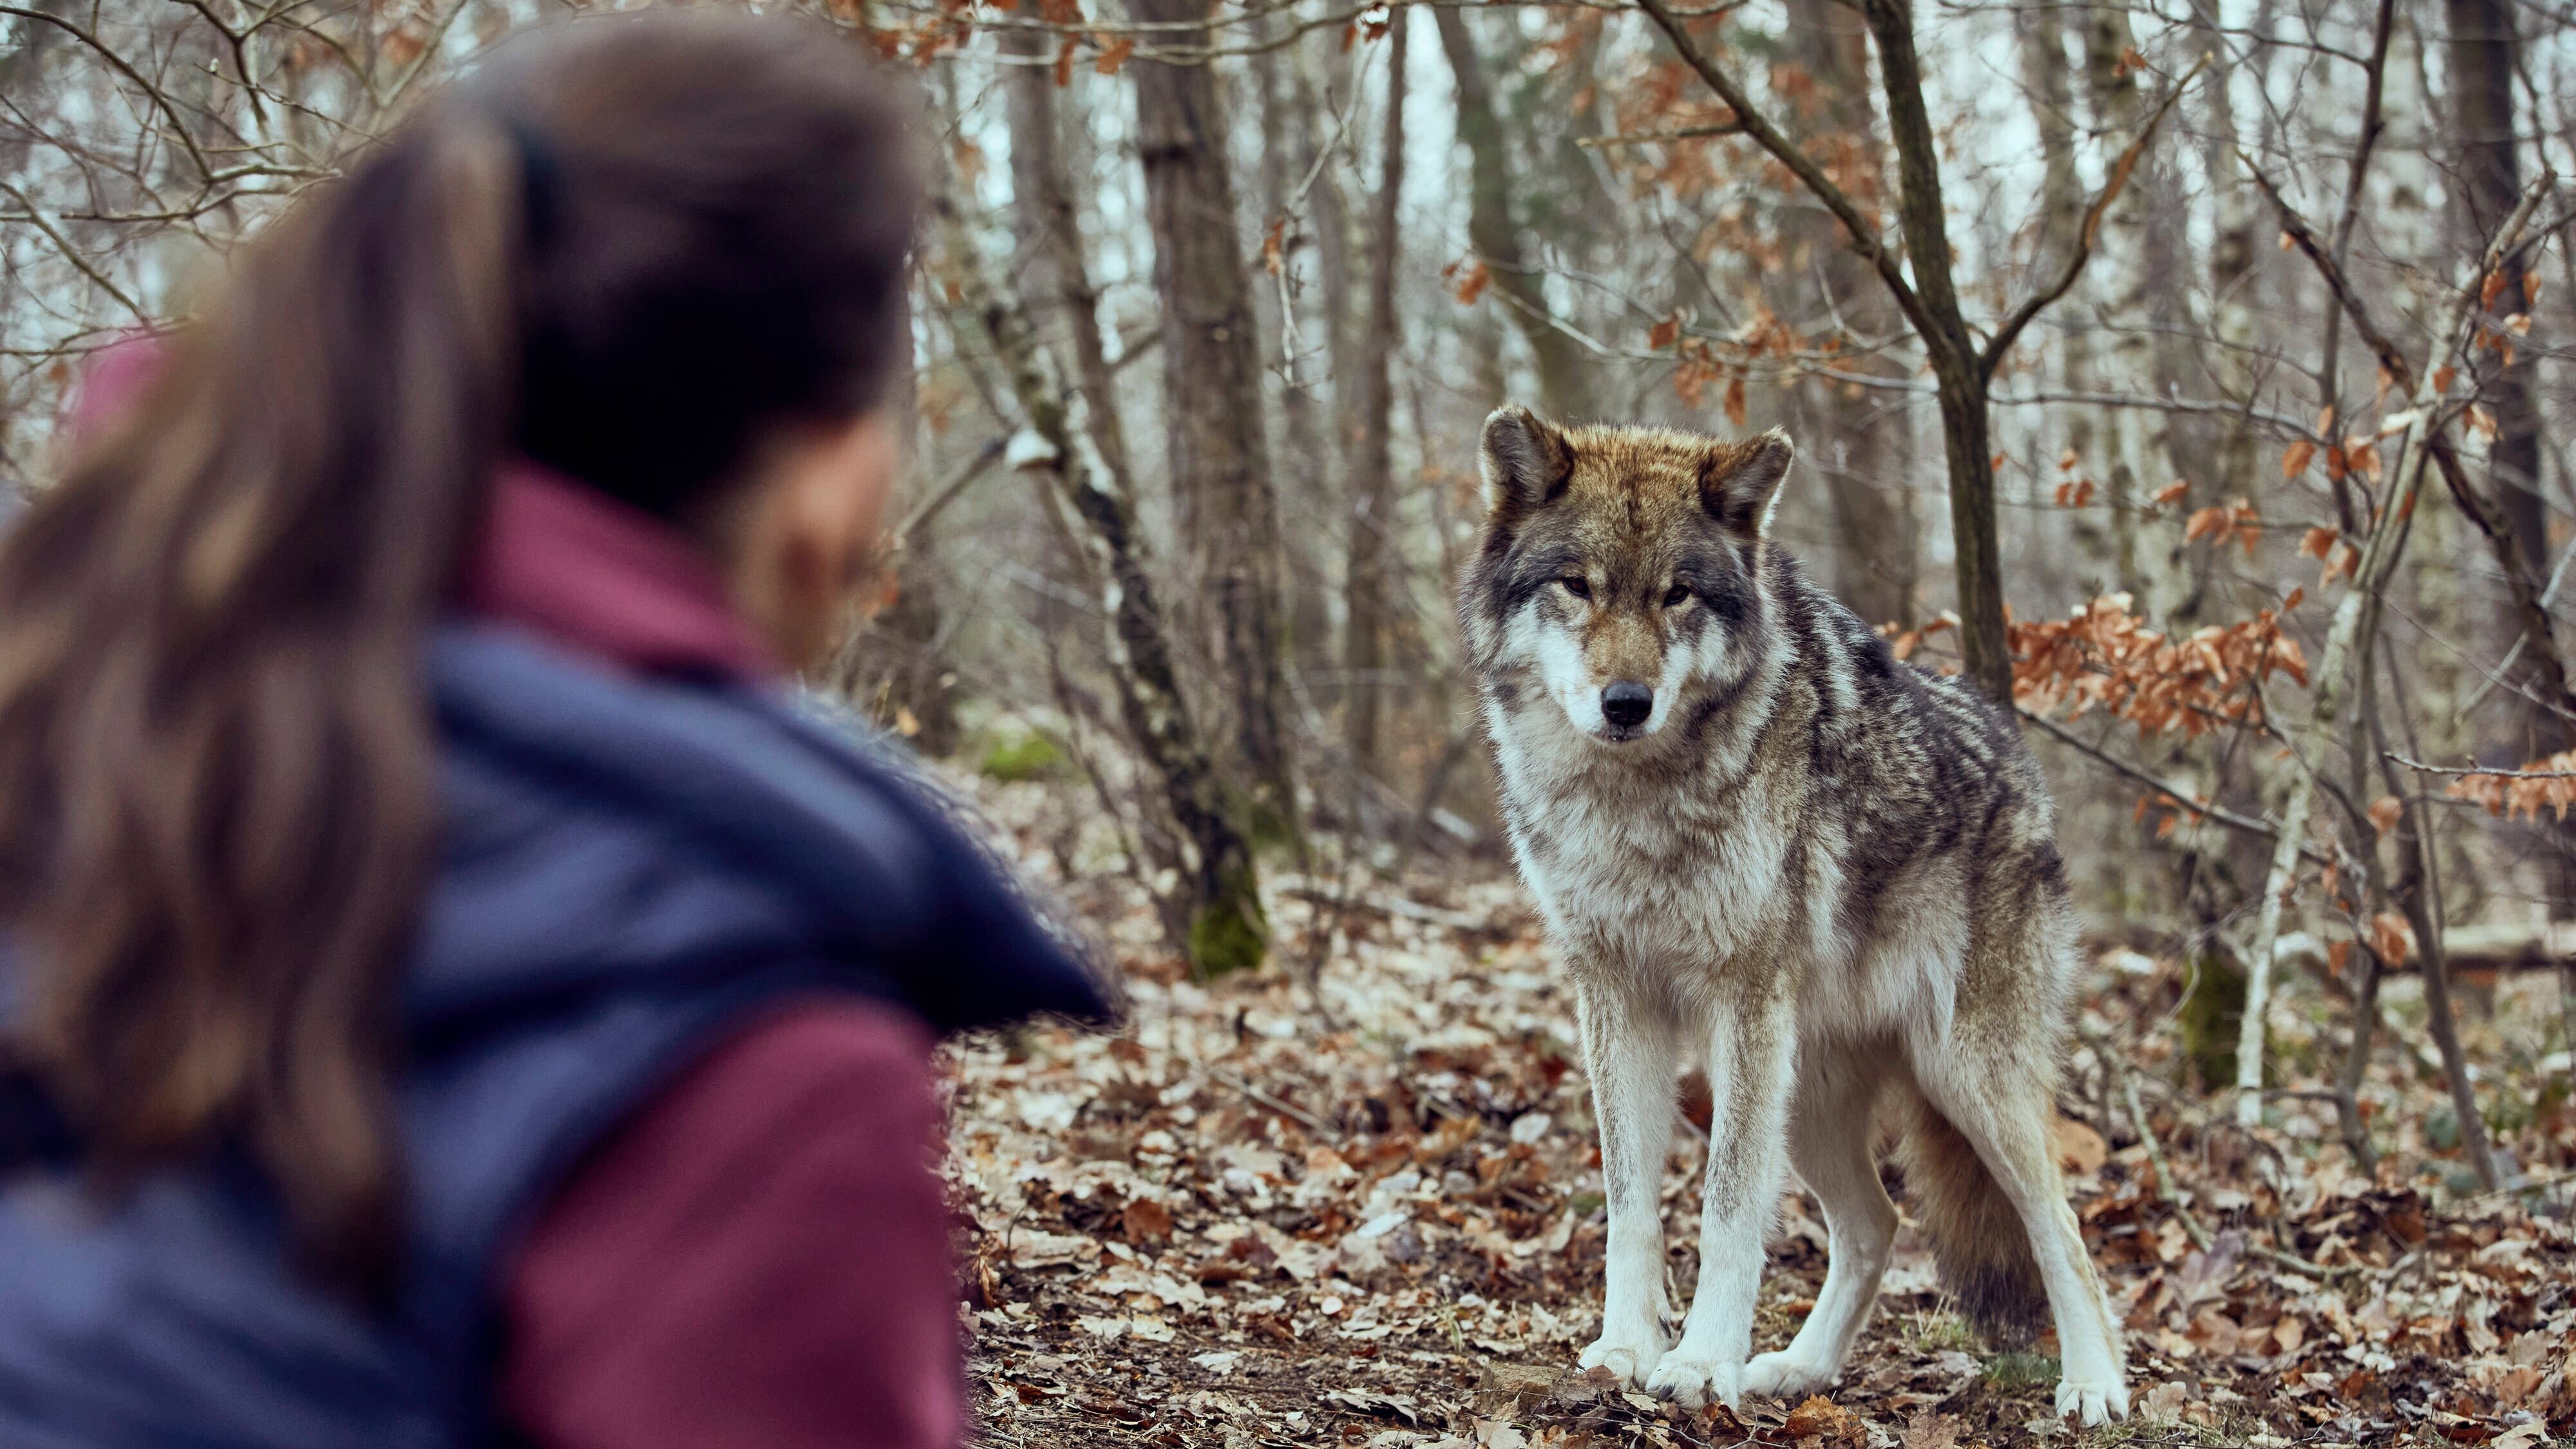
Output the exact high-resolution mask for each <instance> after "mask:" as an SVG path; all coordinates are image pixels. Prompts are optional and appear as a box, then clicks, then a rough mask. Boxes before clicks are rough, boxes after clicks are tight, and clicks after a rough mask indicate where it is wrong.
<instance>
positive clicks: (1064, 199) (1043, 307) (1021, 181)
mask: <svg viewBox="0 0 2576 1449" xmlns="http://www.w3.org/2000/svg"><path fill="white" fill-rule="evenodd" d="M1000 40H1001V46H1002V49H1003V51H1004V52H1005V53H1006V54H1011V55H1017V56H1022V57H1026V58H1028V59H1029V60H1030V61H1031V62H1032V63H1030V64H1025V65H1016V66H1011V67H1008V68H1006V69H1005V70H1004V71H1003V75H1004V76H1005V77H1007V80H1006V82H1005V85H1006V86H1007V88H1008V90H1009V112H1010V129H1011V233H1012V237H1013V239H1014V240H1016V241H1017V242H1018V243H1019V248H1020V264H1021V267H1022V268H1023V271H1024V278H1025V280H1024V281H1023V284H1022V285H1023V287H1024V288H1025V290H1026V292H1027V293H1029V294H1034V296H1035V297H1036V298H1037V299H1038V300H1037V301H1036V302H1035V303H1034V304H1033V305H1032V308H1031V310H1032V312H1033V313H1035V314H1036V316H1037V317H1038V318H1039V319H1041V320H1042V321H1045V322H1047V323H1049V324H1051V325H1061V326H1062V327H1063V329H1064V331H1065V333H1066V334H1067V335H1068V337H1069V338H1070V339H1071V341H1072V343H1073V362H1074V372H1075V375H1076V377H1077V378H1079V379H1080V382H1081V385H1082V392H1083V399H1084V401H1086V402H1088V403H1089V404H1090V405H1091V431H1092V436H1093V437H1095V438H1096V439H1098V440H1099V443H1100V455H1101V460H1102V461H1103V462H1104V463H1106V464H1107V465H1108V467H1109V470H1110V471H1111V472H1112V473H1114V474H1116V475H1117V476H1118V486H1119V487H1120V488H1121V489H1123V490H1125V491H1126V492H1127V493H1128V494H1129V495H1130V496H1133V495H1134V493H1135V486H1136V480H1135V475H1134V474H1133V473H1131V472H1129V471H1128V466H1127V439H1126V434H1125V431H1124V429H1123V428H1121V426H1120V424H1119V413H1118V392H1117V388H1116V386H1115V384H1114V382H1113V380H1112V379H1111V377H1110V372H1109V357H1108V353H1107V351H1106V349H1105V347H1104V346H1103V344H1102V343H1101V340H1100V288H1099V287H1098V286H1097V285H1095V284H1094V283H1093V282H1092V280H1091V266H1090V263H1089V262H1088V261H1087V260H1086V259H1085V257H1084V255H1083V248H1082V224H1081V217H1080V214H1079V213H1078V212H1076V211H1075V210H1074V204H1073V191H1072V189H1071V188H1070V187H1069V186H1067V185H1066V184H1065V175H1064V156H1063V147H1062V144H1061V138H1060V137H1059V136H1058V135H1057V131H1056V113H1055V93H1056V85H1055V74H1054V71H1053V69H1052V68H1051V67H1049V66H1046V65H1043V64H1037V63H1034V62H1036V61H1040V60H1043V59H1044V58H1045V56H1046V54H1047V51H1048V46H1049V38H1048V36H1047V35H1046V33H1045V32H1044V31H1037V30H1003V31H1001V32H1000Z"/></svg>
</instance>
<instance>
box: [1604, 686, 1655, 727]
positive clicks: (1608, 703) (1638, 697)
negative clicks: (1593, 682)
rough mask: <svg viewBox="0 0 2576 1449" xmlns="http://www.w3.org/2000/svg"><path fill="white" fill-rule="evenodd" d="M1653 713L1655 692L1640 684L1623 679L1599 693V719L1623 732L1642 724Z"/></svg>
mask: <svg viewBox="0 0 2576 1449" xmlns="http://www.w3.org/2000/svg"><path fill="white" fill-rule="evenodd" d="M1654 711H1655V692H1654V691H1653V690H1651V689H1648V688H1647V687H1646V686H1644V685H1642V684H1631V683H1629V682H1628V681H1627V680H1624V679H1623V680H1620V681H1619V682H1618V683H1617V684H1614V685H1612V686H1610V687H1609V688H1608V689H1605V690H1603V691H1601V717H1602V718H1603V719H1606V720H1608V721H1610V722H1611V723H1612V724H1614V725H1617V726H1618V727H1619V728H1621V729H1623V730H1624V729H1634V728H1636V727H1637V726H1638V725H1641V724H1644V723H1645V722H1646V716H1647V715H1650V714H1652V713H1654Z"/></svg>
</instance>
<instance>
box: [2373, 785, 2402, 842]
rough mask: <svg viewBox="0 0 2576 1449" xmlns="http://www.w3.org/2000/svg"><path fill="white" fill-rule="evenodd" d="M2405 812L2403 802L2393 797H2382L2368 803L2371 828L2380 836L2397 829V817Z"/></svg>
mask: <svg viewBox="0 0 2576 1449" xmlns="http://www.w3.org/2000/svg"><path fill="white" fill-rule="evenodd" d="M2405 811H2406V805H2405V802H2404V801H2401V800H2399V799H2398V798H2397V797H2396V796H2394V795H2382V796H2380V797H2379V798H2378V799H2376V800H2373V801H2371V802H2370V825H2371V828H2372V829H2374V830H2376V831H2378V832H2379V833H2380V834H2382V835H2386V834H2387V833H2388V832H2390V831H2392V830H2394V829H2396V828H2397V817H2398V816H2400V815H2402V814H2404V813H2405Z"/></svg>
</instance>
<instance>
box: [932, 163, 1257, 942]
mask: <svg viewBox="0 0 2576 1449" xmlns="http://www.w3.org/2000/svg"><path fill="white" fill-rule="evenodd" d="M933 207H934V209H935V212H936V215H937V220H938V224H939V231H940V238H941V243H942V245H943V247H944V248H945V249H946V251H947V252H948V254H949V257H950V261H951V263H952V265H953V268H954V278H953V279H954V281H955V283H956V285H957V288H958V291H959V294H960V298H961V300H962V302H963V303H964V306H965V310H966V312H967V313H968V314H969V315H970V316H971V317H973V318H974V319H975V321H976V322H977V323H979V324H980V325H981V326H982V328H983V331H984V333H985V335H986V336H987V337H988V338H989V339H990V341H991V343H992V346H993V351H994V353H995V355H996V356H997V358H998V359H999V361H1000V362H1001V364H1002V366H1003V368H1004V369H1005V370H1006V372H1007V373H1008V375H1009V381H1010V388H1011V394H1012V396H1013V397H1014V398H1015V399H1016V400H1017V401H1018V403H1019V406H1020V409H1021V411H1022V412H1023V413H1024V414H1025V415H1026V418H1027V422H1028V427H1029V431H1030V432H1031V433H1033V434H1034V435H1035V437H1036V440H1037V442H1038V444H1039V445H1040V446H1039V447H1038V448H1037V449H1034V450H1028V451H1029V452H1032V453H1034V456H1032V457H1030V458H1029V466H1030V467H1031V468H1033V469H1034V470H1035V471H1037V472H1039V473H1040V474H1041V475H1042V476H1043V477H1044V478H1045V479H1046V482H1047V484H1048V486H1049V488H1050V490H1051V491H1052V492H1053V493H1054V494H1055V495H1056V496H1057V497H1059V498H1060V499H1061V500H1062V502H1063V503H1064V504H1065V505H1066V506H1067V507H1068V508H1069V510H1070V511H1071V512H1072V514H1073V516H1074V518H1075V520H1076V521H1077V522H1078V524H1079V526H1080V529H1081V536H1082V542H1083V545H1084V547H1085V549H1086V550H1087V552H1088V553H1089V554H1090V557H1091V565H1092V570H1093V573H1094V575H1095V577H1096V579H1097V581H1098V583H1099V587H1100V592H1101V599H1100V605H1101V610H1102V613H1103V614H1104V615H1105V616H1106V617H1107V620H1108V624H1109V628H1108V630H1107V633H1106V637H1105V638H1104V639H1103V641H1102V643H1103V645H1104V647H1105V649H1106V652H1107V654H1108V658H1109V672H1110V676H1111V678H1112V679H1113V680H1114V681H1115V683H1116V685H1117V687H1118V693H1119V703H1120V709H1121V713H1122V715H1123V716H1124V717H1125V718H1126V720H1127V721H1128V725H1129V732H1130V733H1131V734H1132V735H1133V736H1134V739H1133V741H1132V742H1133V744H1134V745H1135V747H1136V750H1137V753H1138V754H1139V755H1141V756H1142V757H1143V759H1144V763H1145V765H1146V768H1148V769H1149V770H1151V771H1152V772H1153V774H1154V776H1155V778H1156V779H1157V780H1158V781H1159V782H1160V783H1161V785H1162V796H1163V802H1164V805H1165V807H1166V808H1167V809H1168V810H1169V811H1170V812H1171V814H1172V818H1173V820H1174V821H1175V823H1177V824H1178V826H1179V827H1180V837H1181V841H1182V843H1183V844H1184V846H1185V847H1186V856H1187V858H1186V859H1185V861H1184V865H1185V866H1186V867H1187V868H1186V870H1185V871H1184V872H1183V882H1182V889H1183V890H1184V891H1185V892H1186V893H1187V895H1188V911H1187V915H1188V922H1189V926H1188V940H1187V942H1186V943H1185V944H1186V948H1187V950H1188V952H1189V957H1190V961H1191V964H1192V965H1193V966H1195V967H1196V968H1197V970H1198V972H1199V974H1200V975H1202V976H1217V975H1222V974H1224V973H1226V972H1228V971H1234V970H1240V969H1246V968H1250V967H1254V966H1258V965H1260V964H1261V960H1262V957H1263V956H1264V955H1265V954H1267V952H1268V950H1269V926H1268V922H1267V920H1266V919H1265V918H1264V916H1263V914H1262V910H1261V894H1260V881H1259V877H1258V875H1257V874H1256V870H1255V866H1254V864H1253V859H1252V850H1251V846H1250V845H1249V844H1248V843H1247V842H1246V841H1245V839H1244V837H1243V834H1242V832H1241V831H1240V830H1238V829H1237V828H1236V826H1235V823H1234V819H1233V815H1232V812H1230V811H1229V810H1228V809H1227V808H1226V799H1225V790H1224V787H1223V786H1222V785H1221V784H1220V782H1219V781H1218V779H1217V774H1216V769H1215V766H1214V763H1213V762H1212V760H1211V759H1210V756H1209V751H1208V748H1207V745H1206V741H1205V739H1204V738H1203V737H1202V736H1201V734H1200V732H1199V729H1198V725H1197V723H1196V722H1195V721H1194V720H1193V719H1192V717H1191V714H1190V707H1189V701H1188V699H1187V698H1186V697H1184V696H1183V695H1182V693H1181V690H1180V684H1179V679H1178V676H1177V674H1176V673H1175V671H1174V669H1173V667H1172V647H1171V628H1170V624H1169V622H1168V620H1167V618H1166V616H1165V614H1164V612H1163V609H1162V606H1161V605H1160V604H1159V603H1158V602H1157V600H1156V598H1155V594H1154V585H1153V578H1152V571H1151V569H1150V567H1149V561H1148V559H1147V558H1146V548H1145V538H1144V534H1143V532H1142V531H1141V530H1140V529H1139V528H1138V526H1137V522H1136V505H1135V500H1134V498H1133V497H1132V496H1131V495H1129V494H1128V492H1127V491H1126V490H1125V489H1124V488H1122V487H1121V486H1120V485H1119V482H1118V476H1117V475H1116V474H1115V473H1113V472H1112V471H1111V470H1110V468H1109V466H1108V463H1107V462H1106V460H1104V459H1103V458H1102V457H1101V454H1100V446H1099V441H1098V439H1097V438H1096V437H1095V435H1094V434H1093V431H1092V421H1093V420H1092V417H1091V408H1090V403H1089V401H1088V399H1086V398H1085V397H1084V395H1083V393H1082V390H1081V389H1080V388H1078V387H1075V386H1072V385H1071V384H1070V383H1069V382H1068V381H1067V380H1066V378H1065V376H1064V373H1063V370H1062V368H1061V367H1060V366H1059V364H1058V363H1057V362H1056V358H1055V354H1054V352H1053V351H1052V350H1051V349H1050V348H1049V347H1048V346H1047V345H1046V342H1045V340H1044V338H1043V337H1041V336H1040V334H1039V332H1038V330H1037V327H1036V325H1035V324H1034V323H1033V322H1032V321H1031V320H1030V317H1029V313H1028V308H1027V305H1026V304H1025V303H1024V302H1022V301H1021V300H1020V299H1019V298H1018V297H1017V296H1016V295H1014V294H1013V293H1012V292H1011V291H1010V289H1009V288H1008V287H1007V286H1006V285H1004V284H1003V282H1002V281H1001V279H1000V278H999V277H998V276H997V275H996V269H995V268H994V266H993V264H992V263H991V262H990V261H989V260H987V259H986V257H985V256H984V254H983V251H982V249H981V248H979V247H978V246H976V244H975V239H974V237H973V236H972V235H970V234H969V233H968V231H967V229H966V226H965V223H964V221H963V219H962V216H961V214H960V212H959V210H958V205H957V199H956V197H955V195H954V194H953V193H952V192H951V191H950V190H948V189H946V188H945V187H943V188H942V189H941V190H940V191H939V192H938V193H937V194H936V195H935V196H934V198H933Z"/></svg>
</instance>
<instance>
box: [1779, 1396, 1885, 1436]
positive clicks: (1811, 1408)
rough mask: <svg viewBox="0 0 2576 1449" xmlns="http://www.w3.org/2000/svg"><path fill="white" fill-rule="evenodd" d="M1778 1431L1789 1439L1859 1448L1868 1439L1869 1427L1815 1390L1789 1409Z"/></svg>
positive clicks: (1847, 1410)
mask: <svg viewBox="0 0 2576 1449" xmlns="http://www.w3.org/2000/svg"><path fill="white" fill-rule="evenodd" d="M1780 1432H1782V1433H1784V1434H1786V1435H1788V1436H1789V1437H1790V1438H1792V1439H1806V1438H1810V1437H1813V1438H1816V1439H1821V1440H1823V1441H1824V1442H1825V1443H1827V1444H1843V1445H1849V1446H1851V1449H1861V1446H1863V1445H1866V1444H1867V1443H1869V1429H1868V1426H1866V1425H1864V1424H1862V1423H1861V1421H1860V1416H1859V1415H1858V1414H1855V1413H1853V1412H1852V1411H1851V1410H1849V1409H1846V1408H1844V1407H1843V1406H1842V1405H1840V1404H1837V1403H1835V1402H1834V1401H1833V1400H1831V1399H1828V1398H1826V1397H1825V1396H1824V1395H1822V1394H1816V1395H1813V1396H1811V1397H1809V1398H1808V1400H1807V1401H1806V1402H1805V1403H1803V1404H1800V1405H1799V1406H1798V1407H1796V1408H1794V1409H1791V1410H1790V1411H1789V1417H1788V1418H1787V1419H1786V1420H1785V1421H1783V1422H1782V1423H1781V1425H1780Z"/></svg>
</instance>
